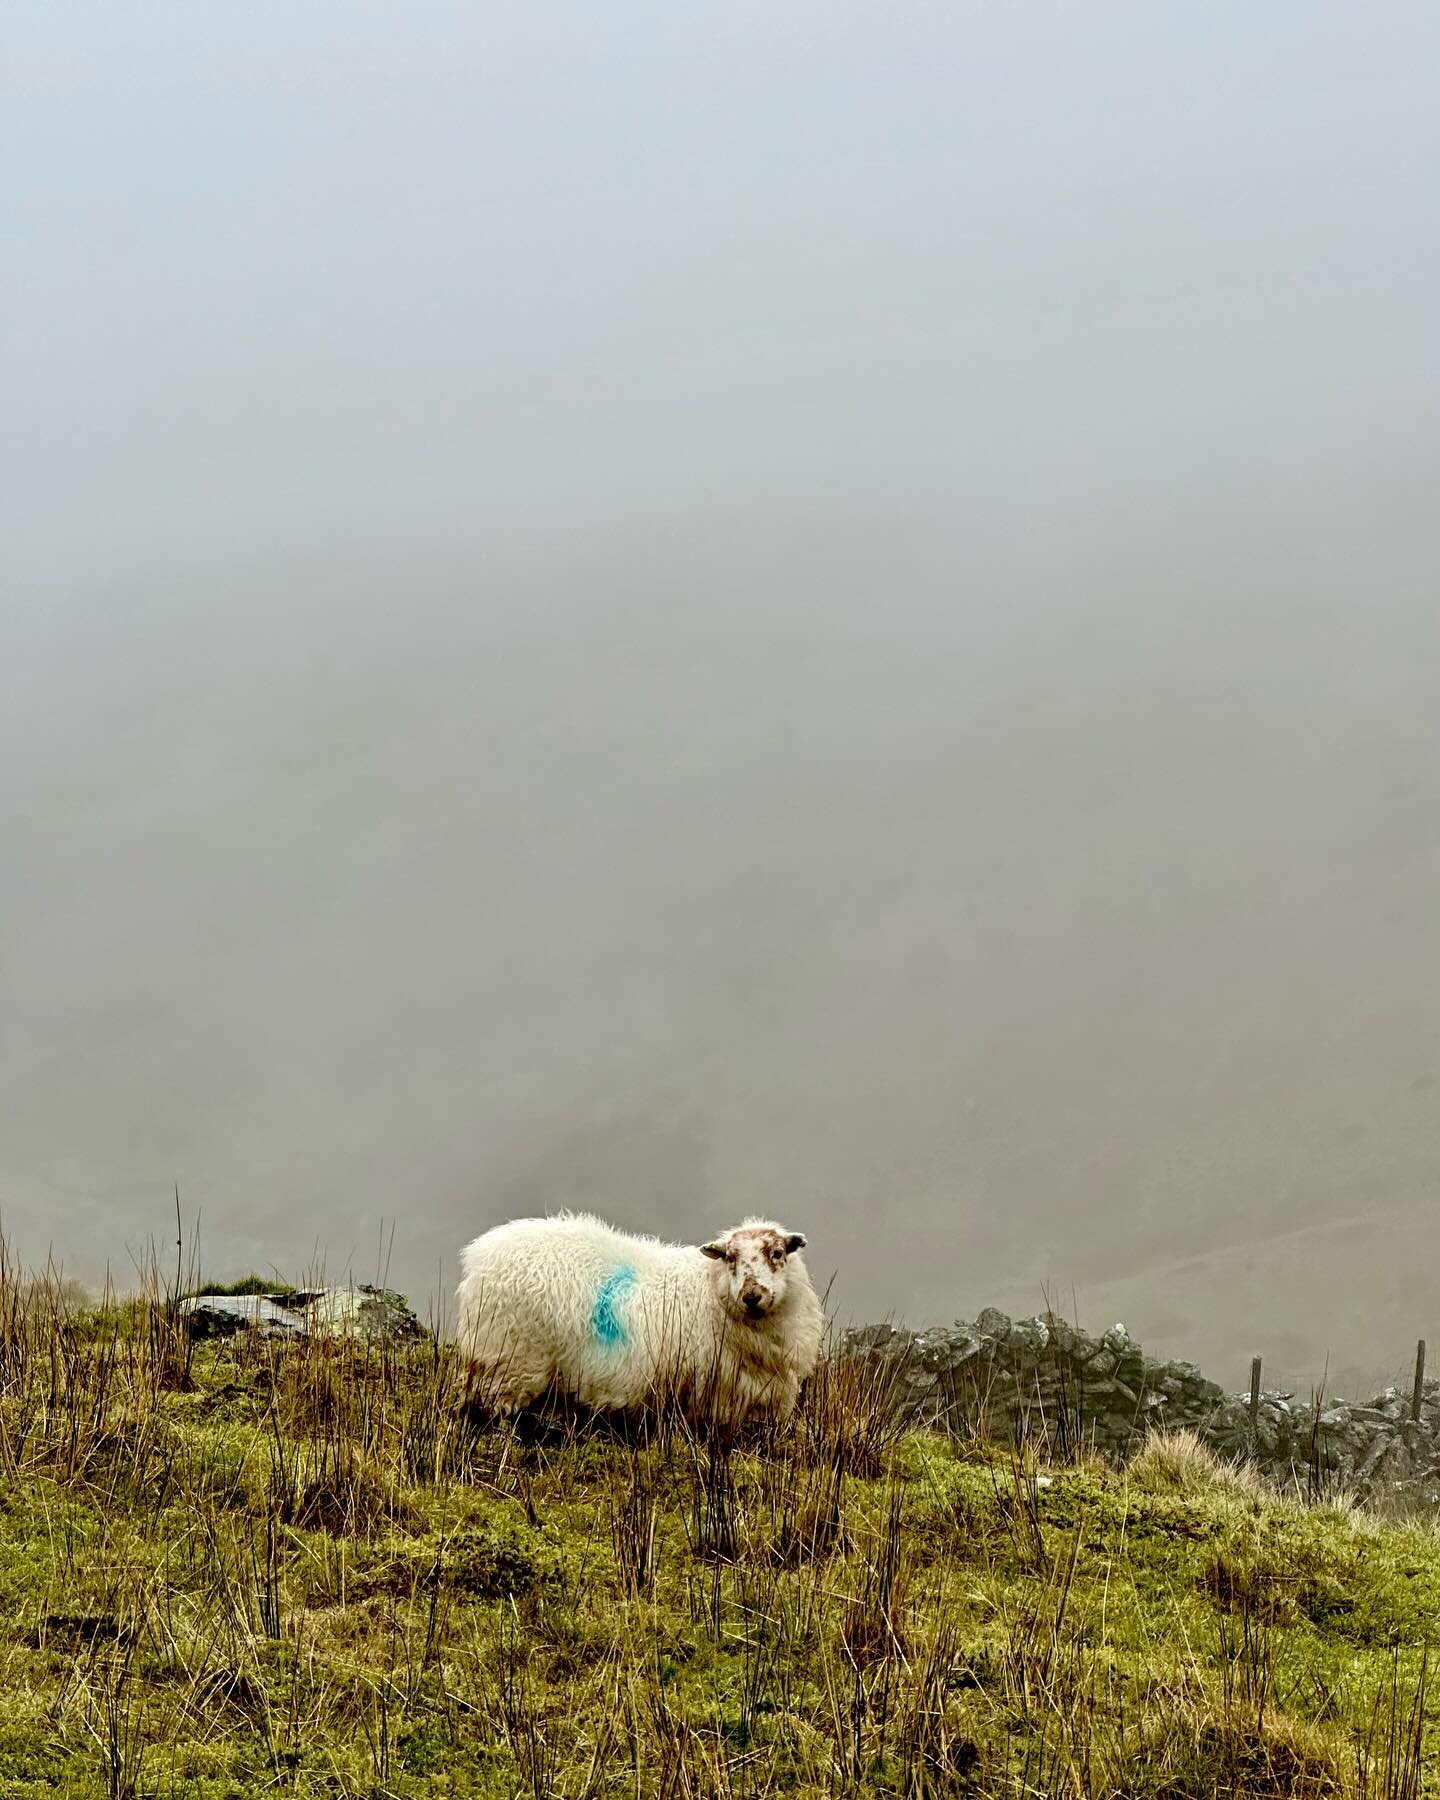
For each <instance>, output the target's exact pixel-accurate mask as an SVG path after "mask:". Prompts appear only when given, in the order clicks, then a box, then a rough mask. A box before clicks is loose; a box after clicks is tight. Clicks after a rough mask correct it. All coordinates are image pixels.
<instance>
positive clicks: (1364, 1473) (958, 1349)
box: [842, 1308, 1440, 1504]
mask: <svg viewBox="0 0 1440 1800" xmlns="http://www.w3.org/2000/svg"><path fill="white" fill-rule="evenodd" d="M842 1347H843V1348H844V1349H845V1350H846V1351H848V1352H850V1353H854V1354H859V1355H863V1356H875V1357H882V1358H885V1359H887V1360H891V1361H893V1362H895V1363H896V1364H897V1365H898V1368H897V1370H896V1374H897V1378H898V1381H899V1385H900V1389H901V1393H902V1395H903V1401H904V1404H905V1405H906V1406H907V1408H908V1409H909V1411H910V1413H911V1416H912V1418H913V1419H914V1421H915V1423H916V1424H919V1425H925V1426H929V1427H933V1428H937V1429H941V1430H951V1431H957V1432H964V1433H971V1432H976V1431H984V1432H985V1433H987V1434H988V1435H990V1436H992V1437H995V1438H997V1439H1012V1440H1013V1438H1015V1437H1016V1436H1017V1435H1019V1434H1027V1435H1032V1436H1033V1435H1038V1434H1041V1433H1043V1434H1045V1435H1046V1436H1048V1437H1049V1439H1050V1441H1051V1442H1052V1444H1054V1443H1056V1442H1057V1441H1058V1442H1059V1443H1061V1444H1062V1445H1063V1444H1064V1443H1065V1442H1067V1441H1068V1442H1072V1443H1073V1442H1075V1441H1076V1440H1077V1439H1078V1440H1080V1441H1083V1442H1084V1443H1085V1444H1087V1445H1092V1446H1093V1447H1094V1448H1095V1449H1097V1450H1099V1451H1100V1452H1101V1453H1102V1454H1104V1455H1106V1456H1108V1457H1111V1458H1114V1459H1117V1460H1118V1459H1122V1458H1123V1457H1125V1456H1126V1455H1128V1454H1129V1453H1130V1452H1131V1451H1133V1450H1134V1449H1136V1448H1137V1447H1138V1446H1139V1445H1140V1444H1141V1443H1142V1442H1143V1441H1144V1439H1145V1437H1146V1435H1147V1434H1148V1433H1149V1432H1151V1431H1155V1430H1162V1429H1173V1428H1175V1427H1189V1428H1191V1429H1193V1430H1194V1431H1196V1432H1197V1433H1198V1434H1199V1435H1200V1436H1201V1438H1203V1439H1204V1441H1205V1442H1206V1443H1208V1444H1209V1445H1210V1446H1211V1447H1212V1448H1213V1449H1215V1450H1216V1451H1218V1452H1219V1453H1220V1454H1221V1455H1223V1456H1226V1457H1229V1458H1232V1459H1235V1460H1239V1459H1241V1458H1247V1457H1248V1458H1250V1459H1251V1460H1253V1461H1254V1462H1255V1463H1256V1464H1257V1465H1258V1466H1259V1467H1260V1468H1261V1470H1262V1471H1263V1472H1264V1473H1265V1474H1266V1475H1267V1476H1269V1477H1270V1478H1271V1479H1272V1480H1275V1481H1277V1482H1279V1483H1281V1484H1283V1485H1286V1486H1293V1485H1295V1484H1297V1483H1298V1484H1299V1485H1300V1486H1301V1487H1302V1488H1303V1489H1305V1490H1306V1491H1313V1490H1314V1488H1315V1486H1316V1485H1319V1486H1322V1487H1323V1488H1325V1489H1326V1490H1330V1489H1342V1490H1351V1491H1354V1492H1356V1493H1357V1494H1359V1495H1361V1496H1362V1497H1364V1498H1367V1499H1371V1500H1378V1499H1379V1498H1381V1497H1382V1496H1396V1497H1399V1498H1401V1499H1403V1500H1404V1501H1406V1502H1407V1503H1408V1502H1411V1501H1413V1502H1417V1503H1420V1504H1440V1381H1427V1382H1426V1383H1425V1391H1424V1400H1423V1404H1422V1407H1421V1414H1420V1420H1419V1422H1418V1423H1415V1422H1413V1421H1412V1419H1411V1416H1410V1415H1411V1396H1410V1395H1408V1394H1401V1393H1400V1392H1399V1391H1398V1390H1397V1389H1396V1388H1387V1389H1386V1390H1385V1392H1384V1393H1383V1394H1379V1395H1377V1396H1376V1397H1375V1398H1374V1399H1373V1400H1370V1401H1369V1402H1367V1403H1366V1404H1364V1405H1354V1404H1351V1403H1349V1402H1347V1401H1345V1400H1342V1399H1339V1398H1338V1397H1337V1398H1334V1399H1324V1398H1322V1399H1321V1401H1320V1406H1319V1409H1318V1415H1317V1411H1316V1408H1315V1406H1314V1405H1313V1404H1312V1402H1311V1401H1309V1400H1307V1401H1299V1400H1298V1399H1297V1397H1296V1396H1295V1395H1294V1394H1287V1393H1278V1392H1270V1391H1267V1392H1265V1393H1262V1395H1261V1397H1260V1407H1259V1413H1258V1417H1257V1420H1256V1423H1255V1428H1254V1430H1253V1431H1252V1429H1251V1422H1250V1396H1249V1394H1248V1393H1245V1394H1231V1393H1226V1391H1225V1390H1224V1389H1223V1388H1221V1387H1220V1386H1219V1385H1218V1384H1217V1383H1215V1382H1213V1381H1210V1380H1208V1379H1207V1378H1206V1377H1205V1376H1204V1375H1203V1374H1202V1373H1201V1371H1200V1370H1199V1369H1197V1368H1196V1367H1195V1365H1194V1364H1193V1363H1187V1362H1162V1361H1157V1360H1156V1359H1154V1358H1152V1357H1149V1356H1147V1355H1146V1354H1145V1352H1144V1351H1143V1349H1142V1348H1141V1346H1140V1345H1139V1344H1138V1343H1137V1342H1136V1341H1135V1339H1134V1338H1132V1337H1131V1336H1130V1334H1129V1333H1128V1332H1127V1331H1126V1329H1125V1327H1124V1326H1123V1325H1112V1326H1111V1327H1110V1329H1109V1330H1108V1331H1105V1332H1102V1333H1101V1334H1100V1335H1099V1336H1098V1337H1092V1336H1091V1335H1090V1334H1089V1333H1088V1332H1084V1331H1081V1330H1079V1329H1078V1328H1077V1327H1076V1326H1074V1325H1071V1324H1068V1323H1067V1322H1066V1321H1064V1320H1063V1319H1059V1318H1056V1317H1055V1316H1053V1315H1044V1316H1039V1317H1036V1318H1031V1319H1018V1320H1012V1319H1010V1318H1007V1317H1006V1315H1005V1314H1004V1313H1001V1312H997V1311H995V1310H994V1309H993V1308H987V1309H986V1310H985V1311H984V1312H982V1313H981V1314H980V1315H979V1317H978V1318H977V1319H975V1320H974V1321H973V1322H971V1323H967V1322H965V1321H957V1323H955V1324H954V1325H949V1326H942V1327H937V1328H934V1329H931V1330H925V1331H909V1330H906V1329H905V1328H904V1327H901V1326H893V1325H872V1326H864V1327H861V1328H859V1329H857V1330H853V1331H849V1332H847V1333H845V1334H844V1337H843V1340H842Z"/></svg>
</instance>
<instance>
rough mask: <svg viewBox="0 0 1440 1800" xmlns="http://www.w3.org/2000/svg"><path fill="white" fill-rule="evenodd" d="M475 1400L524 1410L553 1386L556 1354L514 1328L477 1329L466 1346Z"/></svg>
mask: <svg viewBox="0 0 1440 1800" xmlns="http://www.w3.org/2000/svg"><path fill="white" fill-rule="evenodd" d="M465 1353H466V1355H467V1357H468V1359H469V1362H470V1383H469V1386H470V1399H471V1402H472V1404H474V1405H477V1406H479V1407H480V1408H482V1409H483V1410H485V1411H489V1412H495V1413H515V1412H522V1411H524V1409H525V1408H526V1407H527V1406H533V1405H534V1404H535V1402H536V1401H537V1400H538V1399H539V1398H540V1396H541V1395H542V1394H543V1393H544V1392H545V1390H546V1388H548V1387H549V1386H550V1383H551V1381H552V1379H553V1378H554V1374H555V1362H554V1358H553V1357H551V1356H549V1355H547V1354H544V1353H542V1352H540V1351H537V1350H536V1349H535V1348H534V1347H533V1346H527V1345H526V1344H525V1342H524V1340H523V1339H521V1338H518V1337H516V1336H514V1335H512V1334H511V1333H510V1332H505V1331H501V1332H483V1333H477V1334H476V1335H475V1337H473V1338H472V1339H471V1341H470V1343H469V1344H467V1345H466V1346H465Z"/></svg>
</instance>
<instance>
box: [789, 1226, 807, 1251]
mask: <svg viewBox="0 0 1440 1800" xmlns="http://www.w3.org/2000/svg"><path fill="white" fill-rule="evenodd" d="M804 1248H805V1233H804V1232H803V1231H791V1232H788V1233H787V1234H786V1237H785V1254H786V1255H787V1256H793V1255H794V1254H795V1252H796V1251H797V1250H803V1249H804Z"/></svg>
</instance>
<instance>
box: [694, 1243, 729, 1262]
mask: <svg viewBox="0 0 1440 1800" xmlns="http://www.w3.org/2000/svg"><path fill="white" fill-rule="evenodd" d="M700 1254H701V1255H702V1256H713V1257H714V1258H715V1260H716V1262H724V1260H725V1246H724V1244H723V1243H721V1241H720V1239H719V1238H716V1240H715V1241H714V1243H713V1244H702V1245H701V1246H700Z"/></svg>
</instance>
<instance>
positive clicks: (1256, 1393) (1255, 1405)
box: [1250, 1356, 1260, 1449]
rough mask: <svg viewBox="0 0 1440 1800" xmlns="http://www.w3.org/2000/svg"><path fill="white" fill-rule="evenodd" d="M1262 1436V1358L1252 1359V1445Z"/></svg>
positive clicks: (1253, 1357) (1252, 1446)
mask: <svg viewBox="0 0 1440 1800" xmlns="http://www.w3.org/2000/svg"><path fill="white" fill-rule="evenodd" d="M1259 1435H1260V1358H1259V1357H1258V1356H1252V1357H1251V1358H1250V1444H1251V1448H1252V1449H1253V1448H1254V1445H1255V1440H1256V1438H1258V1437H1259Z"/></svg>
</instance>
